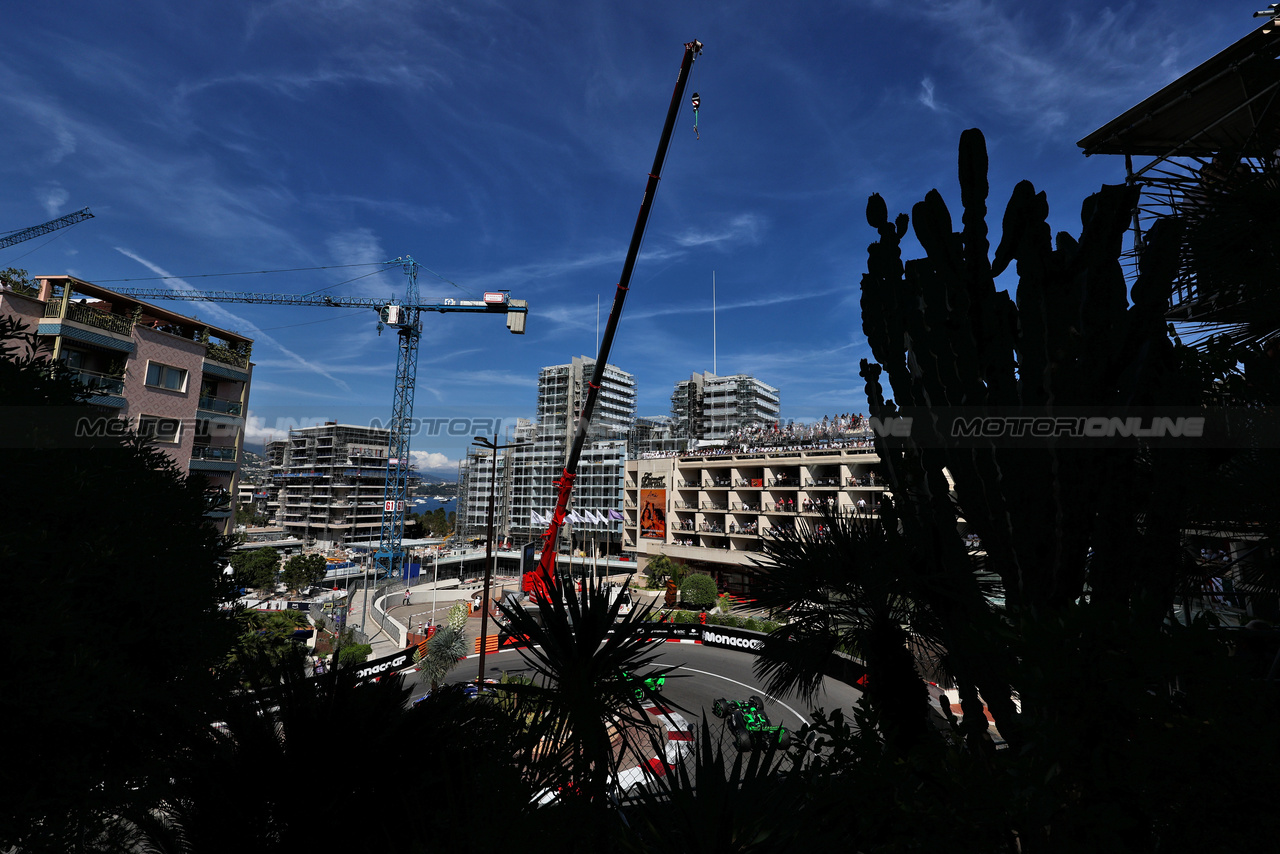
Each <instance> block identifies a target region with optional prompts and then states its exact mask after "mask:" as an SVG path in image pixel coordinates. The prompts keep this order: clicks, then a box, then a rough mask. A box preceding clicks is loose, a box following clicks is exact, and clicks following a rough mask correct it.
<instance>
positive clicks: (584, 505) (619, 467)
mask: <svg viewBox="0 0 1280 854" xmlns="http://www.w3.org/2000/svg"><path fill="white" fill-rule="evenodd" d="M594 371H595V360H594V359H592V358H590V357H588V356H578V357H575V358H574V359H573V360H572V361H571V362H570V363H569V364H565V365H550V366H547V367H544V368H542V369H541V370H540V371H539V373H538V398H537V404H536V416H535V417H534V418H533V419H532V420H526V419H520V420H519V421H518V422H517V425H516V429H515V431H514V435H513V436H510V437H508V440H509V441H510V442H513V443H517V444H518V446H517V447H515V448H511V449H508V450H506V451H503V452H502V454H501V456H500V457H499V460H498V470H499V477H498V484H497V489H498V496H499V497H498V503H497V509H496V511H495V523H494V529H495V531H496V534H497V536H499V537H504V536H510V537H511V538H512V539H513V540H515V541H516V542H518V543H519V542H528V541H530V540H533V539H536V538H537V537H539V536H540V535H541V534H542V533H543V532H544V531H545V530H546V524H545V523H544V522H541V521H538V520H540V519H542V518H545V517H549V516H550V514H551V512H552V510H553V509H554V508H555V504H556V497H557V494H556V486H555V481H556V480H557V479H558V478H559V477H560V475H561V474H562V473H563V472H564V465H565V462H566V461H567V460H568V456H569V448H570V447H571V444H572V442H573V431H574V429H575V427H576V425H577V420H578V417H579V416H580V415H581V414H582V407H583V405H584V404H585V403H586V395H587V390H588V387H587V384H588V383H589V382H590V381H591V377H592V375H593V373H594ZM635 412H636V384H635V378H634V377H633V376H632V375H631V374H629V373H627V372H626V371H623V370H621V369H620V368H618V367H616V366H615V365H606V366H605V372H604V380H603V382H602V383H601V386H600V394H599V396H598V397H597V398H596V408H595V413H594V417H593V418H592V422H591V425H590V428H589V430H588V433H587V444H586V446H585V447H584V449H583V453H582V456H581V458H580V460H579V464H578V479H577V481H576V483H575V486H574V495H573V500H572V503H571V504H570V509H571V510H576V511H577V512H578V513H579V514H580V516H586V515H587V511H590V516H591V517H592V521H585V520H584V521H582V522H573V523H571V524H569V525H568V526H566V530H565V532H564V539H563V541H562V543H561V546H560V547H561V548H566V549H567V548H574V549H579V550H587V549H599V551H600V552H601V553H607V552H609V551H611V550H612V551H615V552H616V551H617V550H618V549H619V548H620V546H621V539H622V531H621V523H620V522H619V521H618V520H617V519H616V516H617V515H620V513H619V511H620V510H621V504H622V478H623V465H624V464H625V461H626V458H627V433H628V431H629V430H630V428H631V426H632V424H633V423H634V421H635ZM492 464H493V463H492V459H491V458H490V457H489V456H487V454H483V453H481V454H475V453H472V454H469V455H468V458H467V460H466V461H465V462H464V463H463V470H462V472H461V473H460V475H459V486H458V493H459V499H458V507H459V509H458V519H459V524H460V525H465V528H462V529H461V530H463V531H465V534H464V536H466V537H468V538H474V537H481V536H484V530H485V528H484V525H485V514H486V512H487V510H488V500H489V496H488V490H489V482H490V476H491V469H492ZM482 468H483V469H484V471H483V472H482V471H481V469H482ZM609 511H613V513H614V514H615V515H614V518H610V512H609ZM601 517H603V520H602V518H601Z"/></svg>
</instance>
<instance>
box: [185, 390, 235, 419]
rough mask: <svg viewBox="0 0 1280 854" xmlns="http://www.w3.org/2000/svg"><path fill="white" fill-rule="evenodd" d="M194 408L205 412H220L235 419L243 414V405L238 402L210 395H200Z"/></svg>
mask: <svg viewBox="0 0 1280 854" xmlns="http://www.w3.org/2000/svg"><path fill="white" fill-rule="evenodd" d="M196 406H197V407H198V408H200V409H203V410H205V411H206V412H220V413H222V414H224V415H232V416H235V417H236V418H239V417H240V415H241V414H243V412H244V404H242V403H241V402H240V401H238V400H232V399H230V398H227V397H214V396H213V395H211V394H206V395H201V396H200V402H199V403H198V404H196Z"/></svg>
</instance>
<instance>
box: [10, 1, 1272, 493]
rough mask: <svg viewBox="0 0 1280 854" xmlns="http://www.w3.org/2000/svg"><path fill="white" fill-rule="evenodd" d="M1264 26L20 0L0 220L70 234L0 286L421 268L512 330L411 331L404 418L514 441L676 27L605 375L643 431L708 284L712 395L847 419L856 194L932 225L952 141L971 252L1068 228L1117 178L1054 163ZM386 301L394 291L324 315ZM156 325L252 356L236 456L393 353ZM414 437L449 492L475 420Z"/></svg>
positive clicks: (618, 254)
mask: <svg viewBox="0 0 1280 854" xmlns="http://www.w3.org/2000/svg"><path fill="white" fill-rule="evenodd" d="M1257 5H1258V4H1252V5H1250V4H1248V3H1243V2H1240V0H1214V2H1208V0H1195V1H1194V2H1193V0H1166V2H1161V3H1154V2H1141V3H1127V4H1119V5H1116V4H1104V3H1096V2H1089V0H1084V2H1077V3H1073V4H1049V3H1025V2H1017V0H957V2H946V3H943V2H933V0H920V2H915V3H899V2H889V0H849V2H823V0H813V2H805V3H792V4H782V3H776V2H754V0H743V2H735V3H702V2H688V1H687V2H681V3H673V2H648V3H626V4H623V3H608V2H576V0H575V1H574V2H563V0H561V2H554V3H553V2H523V3H514V2H484V0H475V2H455V3H436V2H426V0H419V2H397V0H378V2H364V1H363V0H350V2H343V0H280V1H279V2H255V3H243V2H219V3H209V2H188V3H181V4H174V3H168V2H154V0H152V1H151V2H148V0H135V2H130V3H128V4H114V3H90V2H53V3H45V4H34V3H27V4H21V5H18V6H13V7H12V8H8V9H7V10H6V12H5V14H4V19H5V22H6V24H7V26H6V34H7V38H6V40H5V43H6V49H5V51H4V52H2V53H0V109H2V111H3V115H4V117H5V119H6V125H7V130H8V132H7V133H6V134H4V135H3V136H0V231H8V230H11V229H18V228H23V227H25V226H29V225H34V224H37V223H40V222H43V221H45V220H47V219H50V218H52V217H54V216H59V215H61V214H64V213H68V212H70V211H73V210H77V209H79V208H81V207H84V206H86V205H87V206H90V207H91V208H92V209H93V212H94V213H95V214H96V218H95V219H92V220H89V221H87V222H84V223H81V224H80V225H78V226H75V227H74V228H70V229H64V230H63V231H61V232H58V233H57V234H56V236H53V235H51V236H49V237H43V238H38V239H36V240H33V241H29V242H27V243H23V244H19V245H17V246H14V247H11V248H9V249H5V250H0V267H8V266H18V267H23V268H26V269H28V270H30V271H31V272H32V273H33V274H63V273H70V274H72V275H75V276H78V277H80V278H83V279H87V280H89V281H94V282H99V283H102V284H104V285H105V286H107V287H113V286H116V287H126V286H129V285H136V286H151V285H155V284H157V282H155V281H145V280H141V279H143V278H144V277H151V276H158V275H176V276H181V277H183V278H182V279H181V280H180V281H178V280H175V282H174V285H175V286H180V284H181V282H185V283H186V284H188V285H190V286H192V287H196V288H220V289H231V290H241V291H254V292H292V293H302V292H308V291H313V290H316V289H318V288H325V287H329V286H332V285H335V284H337V283H340V282H346V281H347V280H348V279H352V278H354V277H356V276H364V275H365V274H366V273H368V272H370V271H371V270H373V269H374V268H371V267H370V268H349V269H345V268H344V269H338V268H337V265H347V264H363V263H368V262H377V261H384V260H387V259H391V258H395V257H397V256H399V255H405V254H408V255H412V256H413V257H414V258H415V259H417V260H418V261H419V262H420V263H421V264H423V265H424V266H425V267H427V268H429V269H430V270H431V271H433V272H434V273H435V274H438V275H431V274H424V275H423V277H422V278H421V279H420V287H421V289H422V292H423V294H424V296H427V297H429V298H431V299H433V300H434V299H444V298H449V297H454V298H472V297H475V296H478V295H479V294H480V293H481V292H483V291H484V290H489V289H508V290H510V292H511V294H512V295H513V296H515V297H518V298H522V299H527V300H528V301H529V305H530V315H529V324H528V330H529V331H528V334H527V335H524V336H513V335H511V334H510V333H508V332H507V330H506V328H505V326H504V325H503V322H502V320H501V319H500V318H497V317H476V316H469V315H436V314H432V315H427V316H426V325H425V329H424V333H423V338H422V351H421V358H420V363H419V374H418V391H417V400H416V407H415V415H417V416H419V417H422V418H435V419H442V418H448V419H455V418H487V419H500V420H501V422H502V423H503V424H512V425H513V424H514V422H515V419H516V418H517V417H530V416H532V414H533V409H534V400H535V392H536V379H537V371H538V368H539V367H540V366H542V365H549V364H559V363H563V362H567V361H569V359H571V358H572V357H573V356H576V355H582V354H587V355H594V354H595V352H596V346H597V339H596V329H597V309H596V306H597V299H599V302H600V305H601V313H602V314H604V313H607V311H608V306H609V302H610V300H611V299H612V294H613V286H614V283H615V282H616V281H617V279H618V275H619V273H620V271H621V268H622V260H623V256H624V254H625V251H626V247H627V243H628V240H629V238H630V236H631V230H632V226H633V224H634V222H635V217H636V211H637V209H638V206H639V204H640V200H641V195H642V191H643V188H644V184H645V177H646V173H647V172H648V169H649V166H650V164H651V163H652V159H653V153H654V150H655V147H656V144H657V140H658V135H659V132H660V130H661V126H662V121H663V118H664V116H665V112H666V108H667V104H668V103H669V101H670V98H671V92H672V88H673V85H674V83H675V76H676V71H677V69H678V67H679V61H680V58H681V56H682V52H683V48H682V45H683V44H684V42H686V41H689V40H691V39H694V38H697V39H699V40H701V41H702V42H703V43H704V44H705V45H706V48H705V51H704V53H703V55H702V57H701V59H699V60H698V62H697V63H696V64H695V66H694V72H693V76H692V79H691V83H690V87H689V92H690V93H691V92H693V91H697V92H699V94H700V95H701V99H702V107H701V110H700V114H699V122H698V125H699V130H700V134H701V138H700V139H695V136H694V130H693V117H692V113H691V111H690V109H689V107H688V105H687V103H686V105H685V107H684V110H683V112H682V113H681V116H680V121H679V123H678V125H677V129H676V134H675V137H674V141H673V143H672V146H671V151H670V155H669V157H668V160H667V166H666V170H665V172H664V177H663V181H662V184H661V186H660V188H659V191H658V197H657V202H656V204H655V206H654V210H653V214H652V217H651V219H650V223H649V230H648V234H647V237H646V241H645V245H644V248H643V250H642V252H641V256H640V260H639V263H638V264H637V267H636V271H635V275H634V278H633V280H632V289H631V292H630V295H629V297H628V300H627V306H626V311H625V313H624V316H623V319H622V323H621V327H620V329H619V334H618V338H617V340H616V342H615V346H614V351H613V355H612V359H611V361H612V362H614V363H615V364H617V365H619V366H620V367H622V368H623V369H624V370H627V371H630V372H632V373H633V374H635V376H636V379H637V383H638V386H639V394H640V405H639V414H641V415H658V414H665V413H666V412H667V411H668V409H669V398H670V394H671V388H672V385H673V384H674V383H675V382H676V381H677V380H680V379H685V378H687V377H688V376H689V374H690V373H693V372H695V371H703V370H711V368H712V358H713V354H712V314H711V304H712V292H711V284H712V276H713V274H714V276H715V280H716V285H717V287H716V292H717V304H718V311H717V313H716V326H717V332H718V335H717V340H718V344H717V353H716V363H717V364H716V367H717V368H718V369H719V372H720V373H721V374H731V373H736V372H747V373H752V374H754V375H756V376H757V377H759V378H760V379H762V380H764V381H765V382H768V383H770V384H772V385H774V386H777V387H779V388H780V389H781V390H782V410H783V412H782V414H783V416H784V417H785V418H795V419H808V418H820V417H821V416H822V415H825V414H835V413H841V412H865V411H866V398H865V395H864V394H863V391H862V383H861V380H860V378H859V377H858V361H859V359H861V358H863V357H866V356H868V355H869V351H868V348H867V346H866V342H865V340H864V338H863V336H862V333H861V321H860V317H859V309H858V300H859V293H858V281H859V279H860V277H861V274H862V273H863V271H864V270H865V264H866V246H867V244H868V243H869V242H870V241H871V240H872V239H873V237H874V235H873V233H872V232H871V230H870V229H869V228H868V227H867V225H866V221H865V218H864V215H863V212H864V209H865V205H866V199H867V196H868V195H869V194H870V193H872V192H879V193H881V194H882V195H883V196H884V197H885V199H886V200H887V202H888V205H889V209H890V212H891V213H896V212H899V211H909V210H910V206H911V205H912V204H913V203H915V202H916V201H918V200H919V199H921V198H923V196H924V194H925V193H926V192H928V190H930V189H932V188H937V189H939V190H940V191H941V192H942V193H943V195H944V197H945V198H946V199H947V201H948V204H950V205H951V206H952V208H953V213H955V212H956V211H957V210H958V204H959V201H958V195H959V194H958V190H957V188H956V179H955V171H956V167H955V163H956V143H957V141H958V139H959V135H960V133H961V131H962V130H964V129H965V128H969V127H979V128H981V129H982V130H983V131H984V133H985V134H986V137H987V144H988V149H989V152H990V157H991V163H992V169H991V184H992V192H991V201H990V205H991V207H992V210H993V212H992V215H991V222H992V229H993V232H995V231H996V230H998V222H999V213H1000V211H1002V210H1003V207H1004V203H1005V201H1007V199H1008V197H1009V193H1010V191H1011V189H1012V187H1013V185H1014V184H1015V183H1016V182H1017V181H1018V180H1021V179H1023V178H1028V179H1030V180H1032V181H1033V182H1034V183H1035V184H1036V186H1037V187H1038V188H1039V189H1043V190H1046V191H1047V193H1048V197H1049V202H1050V205H1051V220H1052V223H1053V226H1054V228H1055V229H1056V230H1068V231H1072V232H1078V230H1079V221H1078V212H1079V207H1080V203H1081V201H1082V200H1083V199H1084V197H1085V196H1086V195H1088V194H1089V193H1090V192H1092V191H1094V190H1096V189H1097V187H1098V185H1100V184H1102V183H1117V182H1119V181H1121V180H1122V178H1123V164H1122V162H1121V160H1120V159H1119V158H1115V157H1094V158H1089V159H1086V158H1085V157H1084V156H1083V155H1081V154H1080V152H1079V149H1078V148H1077V146H1076V145H1075V142H1076V140H1078V139H1080V138H1081V137H1083V136H1084V135H1086V134H1087V133H1088V132H1090V131H1092V130H1094V129H1095V128H1097V127H1098V126H1099V125H1101V124H1103V123H1105V122H1106V121H1108V120H1109V119H1111V118H1113V117H1114V116H1116V115H1117V114H1119V113H1120V112H1122V111H1123V110H1124V109H1126V108H1127V107H1129V106H1131V105H1133V104H1134V103H1136V102H1137V101H1139V100H1140V99H1141V98H1143V97H1145V96H1146V95H1148V94H1150V93H1151V92H1154V91H1155V90H1156V89H1158V88H1159V87H1161V86H1163V85H1164V84H1166V83H1168V82H1170V81H1171V80H1173V79H1174V78H1175V77H1177V76H1178V75H1179V74H1181V73H1183V72H1185V71H1187V70H1188V69H1190V68H1192V67H1194V66H1195V65H1197V64H1199V63H1200V62H1202V61H1204V60H1205V59H1208V58H1209V57H1210V56H1212V55H1213V54H1215V53H1216V52H1218V51H1219V50H1221V49H1223V48H1224V47H1226V46H1227V45H1229V44H1230V43H1232V42H1233V41H1235V40H1236V39H1238V38H1240V37H1241V36H1243V35H1244V34H1246V33H1247V32H1249V31H1250V30H1252V29H1253V28H1255V27H1256V26H1257V25H1258V24H1259V22H1258V21H1256V20H1255V19H1253V18H1252V17H1251V13H1252V12H1253V11H1254V9H1255V7H1256V6H1257ZM1264 5H1265V4H1264ZM912 257H914V256H912ZM319 267H333V269H313V270H308V271H306V272H297V273H273V274H259V275H249V276H234V277H217V278H202V277H208V276H209V275H210V274H219V273H229V272H240V271H255V270H280V269H286V268H319ZM122 279H137V280H139V281H132V282H121V281H118V280H122ZM403 288H404V281H403V276H402V275H401V274H400V273H398V272H388V273H378V274H376V275H373V276H368V277H365V278H360V279H358V280H356V281H352V282H348V283H346V284H342V285H339V286H337V287H333V288H331V290H329V291H328V293H333V294H345V295H352V296H357V295H379V296H380V295H387V296H390V295H393V294H398V293H401V292H403ZM171 306H172V307H175V308H178V309H180V310H183V311H185V312H187V313H194V314H197V315H199V316H200V317H201V318H204V319H206V320H209V321H210V322H212V323H215V324H218V325H222V326H224V327H229V328H232V329H235V330H238V331H240V332H243V333H245V334H248V335H250V336H252V337H254V338H255V339H256V341H257V343H256V344H255V347H254V361H255V362H256V364H257V367H256V368H255V373H254V377H255V379H254V387H253V392H252V401H251V410H252V412H251V415H252V417H251V419H250V440H251V441H261V440H262V439H263V438H264V437H266V436H268V435H270V434H271V433H273V432H274V433H275V434H276V435H280V433H281V427H283V426H287V425H288V424H289V423H306V422H307V419H325V420H329V419H337V420H341V421H344V422H354V423H368V422H369V421H371V420H373V419H382V420H386V418H387V417H388V416H389V413H390V403H391V393H392V384H393V380H394V373H395V360H396V347H395V337H394V336H393V335H390V334H383V335H382V336H381V337H379V336H378V335H377V334H376V331H375V322H374V321H375V319H374V317H373V315H372V313H371V312H346V311H340V310H334V309H326V308H306V309H297V308H293V309H290V308H278V307H262V306H251V305H225V306H215V305H209V304H193V303H173V304H171ZM601 324H603V318H602V319H601ZM458 423H459V424H460V422H458ZM441 432H442V433H443V434H444V435H438V436H420V437H417V438H416V439H415V449H416V450H417V451H419V452H420V453H419V455H418V459H419V462H420V464H422V466H423V467H424V468H426V469H428V470H431V469H436V470H443V471H445V472H449V471H452V470H454V469H455V467H456V463H457V460H458V459H459V457H460V456H462V455H463V453H465V449H466V445H467V443H468V442H469V441H470V436H471V432H470V431H467V432H466V435H465V436H449V435H447V432H448V428H447V427H446V428H445V429H443V430H442V431H441Z"/></svg>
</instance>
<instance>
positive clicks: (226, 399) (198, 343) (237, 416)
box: [0, 276, 253, 533]
mask: <svg viewBox="0 0 1280 854" xmlns="http://www.w3.org/2000/svg"><path fill="white" fill-rule="evenodd" d="M36 282H37V284H38V285H39V289H38V292H37V293H34V294H25V293H21V292H19V291H17V290H9V289H3V290H0V314H4V315H8V316H11V317H17V318H18V319H20V320H22V321H24V322H25V323H26V324H27V325H28V326H29V327H30V328H31V329H32V330H33V331H36V332H37V333H38V336H39V339H38V340H39V345H38V353H39V354H40V355H43V356H45V357H46V358H49V359H53V360H57V361H59V362H62V363H63V364H65V365H66V366H67V367H68V368H70V369H71V370H72V371H74V372H76V373H77V374H78V375H79V378H80V381H81V383H83V384H84V385H85V386H86V387H87V388H88V389H90V391H91V395H92V396H91V397H90V401H89V402H90V403H91V404H92V405H94V406H95V407H97V408H98V409H99V410H100V411H101V412H102V414H103V415H104V417H107V418H110V417H115V418H121V419H124V420H125V421H127V422H128V424H129V426H130V427H132V428H134V429H136V430H139V431H141V432H143V433H146V434H148V435H151V436H153V437H154V439H155V443H156V447H158V448H160V449H161V450H163V451H164V452H165V453H167V454H168V455H169V456H170V457H172V458H173V459H174V461H175V462H177V464H178V465H179V466H180V467H181V468H182V470H183V471H186V472H190V473H198V474H201V475H203V476H204V477H205V478H206V479H207V480H208V483H209V486H208V489H209V491H210V493H211V496H213V495H219V494H224V492H225V494H226V495H229V496H234V495H235V494H236V480H237V475H238V470H239V465H240V455H241V453H242V451H243V446H244V426H245V412H246V410H247V408H248V405H249V384H250V380H251V377H252V374H253V365H252V363H251V362H250V361H249V353H250V349H251V347H252V345H253V341H252V339H250V338H246V337H244V336H243V335H239V334H237V333H235V332H230V331H228V330H225V329H218V328H216V327H213V326H210V325H209V324H207V323H204V322H202V321H200V320H197V319H195V318H192V317H187V316H185V315H181V314H176V313H174V312H172V311H168V310H166V309H163V308H159V307H157V306H154V305H151V304H149V303H145V302H140V301H139V300H136V299H134V298H132V297H128V296H124V295H121V294H117V293H115V292H113V291H110V290H107V289H106V288H102V287H98V286H97V285H94V284H92V283H90V282H85V281H81V280H80V279H77V278H75V277H73V276H39V277H37V278H36ZM209 515H210V517H211V518H212V519H213V520H214V522H215V524H216V525H217V526H218V527H219V528H220V529H221V530H222V531H223V533H229V532H230V531H231V529H232V526H233V524H234V507H233V504H232V503H231V502H228V503H227V504H226V505H225V507H224V508H223V509H219V510H213V511H211V512H210V514H209Z"/></svg>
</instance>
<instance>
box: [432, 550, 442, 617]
mask: <svg viewBox="0 0 1280 854" xmlns="http://www.w3.org/2000/svg"><path fill="white" fill-rule="evenodd" d="M432 563H433V567H432V572H431V576H432V577H431V625H433V626H434V625H435V624H436V597H438V596H439V595H440V550H439V549H436V554H435V560H434V561H433V562H432Z"/></svg>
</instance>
